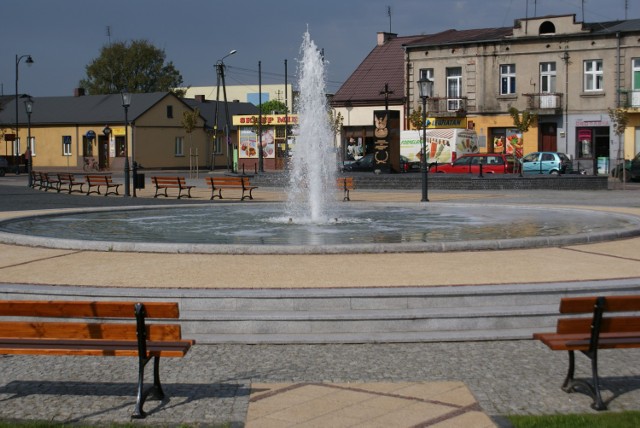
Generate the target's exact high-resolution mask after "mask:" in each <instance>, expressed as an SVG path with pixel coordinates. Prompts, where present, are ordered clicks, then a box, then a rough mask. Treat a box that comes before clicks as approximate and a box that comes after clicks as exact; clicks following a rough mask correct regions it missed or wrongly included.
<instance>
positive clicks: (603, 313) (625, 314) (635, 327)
mask: <svg viewBox="0 0 640 428" xmlns="http://www.w3.org/2000/svg"><path fill="white" fill-rule="evenodd" d="M560 313H561V314H568V315H569V314H570V315H578V314H590V315H591V316H589V317H568V318H560V319H559V320H558V324H557V331H558V333H562V334H571V333H585V332H586V333H589V332H591V329H592V328H597V329H598V331H599V332H600V333H628V332H640V295H623V296H606V297H604V296H600V297H566V298H563V299H561V300H560ZM613 313H615V314H616V315H615V316H613V315H612V314H613ZM634 313H635V314H634Z"/></svg>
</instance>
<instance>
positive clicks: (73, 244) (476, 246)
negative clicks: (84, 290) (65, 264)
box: [0, 31, 640, 254]
mask: <svg viewBox="0 0 640 428" xmlns="http://www.w3.org/2000/svg"><path fill="white" fill-rule="evenodd" d="M300 54H301V58H300V61H299V66H298V75H299V90H300V102H299V112H298V114H299V127H298V129H297V131H298V132H297V143H296V145H295V147H294V150H293V158H292V162H291V170H290V175H289V186H288V189H287V201H286V203H285V204H284V207H283V205H282V204H281V203H260V204H247V203H246V202H245V203H238V204H208V205H206V206H178V207H176V206H171V207H163V208H158V207H154V208H149V207H137V208H134V209H132V208H123V209H116V210H114V209H113V208H109V209H108V210H105V209H92V210H82V211H81V212H78V213H64V214H57V215H47V216H33V217H26V218H19V219H13V220H7V221H4V222H2V223H0V242H5V243H18V244H23V245H39V246H48V247H56V248H73V249H93V250H103V251H104V250H108V251H149V252H198V253H245V254H249V253H252V254H261V253H268V254H285V253H286V254H306V253H379V252H418V251H422V252H423V251H455V250H482V249H507V248H530V247H540V246H554V245H568V244H579V243H587V242H594V241H602V240H611V239H617V238H623V237H629V236H637V235H640V219H638V218H637V217H634V216H629V215H623V214H613V213H605V212H592V211H585V210H577V209H558V208H555V209H550V208H535V207H522V206H505V205H493V206H492V205H488V204H482V205H473V204H451V203H430V204H425V203H419V202H416V203H397V202H396V203H375V204H374V203H366V204H365V203H357V202H350V203H347V204H344V203H339V204H338V203H336V200H337V199H336V191H335V177H336V174H337V163H336V156H335V152H334V147H333V145H332V142H333V135H332V131H331V127H330V124H329V120H328V114H327V111H328V109H327V105H326V101H325V100H326V97H325V66H324V63H323V59H322V56H321V53H320V51H319V50H318V48H317V47H316V45H315V44H314V43H313V41H312V40H311V37H310V35H309V32H308V31H307V32H306V33H305V34H304V37H303V43H302V46H301V49H300ZM416 198H417V195H416ZM505 225H509V226H508V227H507V226H505Z"/></svg>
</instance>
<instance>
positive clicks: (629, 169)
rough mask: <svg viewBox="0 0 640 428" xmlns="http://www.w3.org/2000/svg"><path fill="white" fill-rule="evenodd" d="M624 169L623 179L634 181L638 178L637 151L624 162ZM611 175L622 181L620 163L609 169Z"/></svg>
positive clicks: (638, 161)
mask: <svg viewBox="0 0 640 428" xmlns="http://www.w3.org/2000/svg"><path fill="white" fill-rule="evenodd" d="M624 169H625V170H626V171H625V173H624V179H625V180H626V181H636V180H640V153H638V154H637V155H636V156H635V157H634V158H633V159H631V160H628V159H627V160H626V161H625V162H624ZM611 176H612V177H615V178H618V179H619V180H620V181H622V178H623V174H622V164H621V163H620V164H618V165H616V166H615V168H613V169H612V170H611Z"/></svg>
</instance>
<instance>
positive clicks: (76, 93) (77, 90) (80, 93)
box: [73, 88, 84, 97]
mask: <svg viewBox="0 0 640 428" xmlns="http://www.w3.org/2000/svg"><path fill="white" fill-rule="evenodd" d="M73 96H74V97H84V88H75V89H74V90H73Z"/></svg>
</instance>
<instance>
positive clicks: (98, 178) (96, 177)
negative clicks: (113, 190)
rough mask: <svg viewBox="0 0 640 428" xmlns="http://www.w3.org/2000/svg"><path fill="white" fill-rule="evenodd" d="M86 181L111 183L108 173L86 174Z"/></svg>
mask: <svg viewBox="0 0 640 428" xmlns="http://www.w3.org/2000/svg"><path fill="white" fill-rule="evenodd" d="M85 178H86V179H87V183H94V184H96V183H103V184H111V176H110V175H86V176H85Z"/></svg>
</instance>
